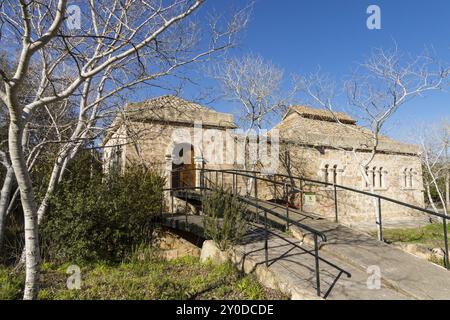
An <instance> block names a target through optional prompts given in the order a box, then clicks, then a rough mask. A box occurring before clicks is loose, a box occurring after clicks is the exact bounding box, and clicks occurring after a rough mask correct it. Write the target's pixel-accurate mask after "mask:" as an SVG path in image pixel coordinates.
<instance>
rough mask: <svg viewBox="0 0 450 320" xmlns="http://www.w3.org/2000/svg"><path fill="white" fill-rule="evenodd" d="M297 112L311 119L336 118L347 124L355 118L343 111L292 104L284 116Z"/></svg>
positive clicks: (354, 121)
mask: <svg viewBox="0 0 450 320" xmlns="http://www.w3.org/2000/svg"><path fill="white" fill-rule="evenodd" d="M294 112H295V113H298V114H299V115H301V116H302V117H304V118H311V119H317V120H324V121H333V122H335V121H336V119H337V120H339V121H340V122H342V123H349V124H355V123H356V120H355V119H353V118H352V117H350V116H349V115H348V114H346V113H343V112H334V111H333V112H331V111H330V110H324V109H317V108H312V107H307V106H292V107H290V108H289V109H288V111H287V112H286V114H285V116H284V117H283V119H284V118H286V117H287V116H289V115H291V114H292V113H294Z"/></svg>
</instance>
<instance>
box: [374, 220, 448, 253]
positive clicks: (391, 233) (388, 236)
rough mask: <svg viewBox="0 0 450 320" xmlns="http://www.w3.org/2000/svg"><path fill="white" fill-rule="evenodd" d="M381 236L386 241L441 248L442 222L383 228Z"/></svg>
mask: <svg viewBox="0 0 450 320" xmlns="http://www.w3.org/2000/svg"><path fill="white" fill-rule="evenodd" d="M449 231H450V230H449ZM375 234H376V233H375ZM383 238H384V239H385V240H386V241H388V242H404V243H414V244H421V245H424V246H427V247H429V248H441V247H443V246H444V232H443V225H442V223H433V224H429V225H427V226H424V227H419V228H411V229H409V228H408V229H385V230H383Z"/></svg>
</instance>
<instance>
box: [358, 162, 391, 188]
mask: <svg viewBox="0 0 450 320" xmlns="http://www.w3.org/2000/svg"><path fill="white" fill-rule="evenodd" d="M365 173H366V176H367V178H368V180H369V181H368V182H367V181H366V179H363V185H364V186H365V187H366V188H369V187H373V188H375V189H384V188H386V174H387V171H386V169H385V168H383V167H366V170H365Z"/></svg>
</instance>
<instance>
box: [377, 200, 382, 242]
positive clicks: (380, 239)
mask: <svg viewBox="0 0 450 320" xmlns="http://www.w3.org/2000/svg"><path fill="white" fill-rule="evenodd" d="M377 223H378V226H379V230H380V232H378V240H379V241H383V224H382V222H381V198H380V197H378V221H377Z"/></svg>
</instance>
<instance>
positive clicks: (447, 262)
mask: <svg viewBox="0 0 450 320" xmlns="http://www.w3.org/2000/svg"><path fill="white" fill-rule="evenodd" d="M442 220H443V223H444V247H445V257H444V259H445V261H444V262H445V267H446V268H447V270H448V269H450V263H449V261H448V241H447V219H446V218H442Z"/></svg>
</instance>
